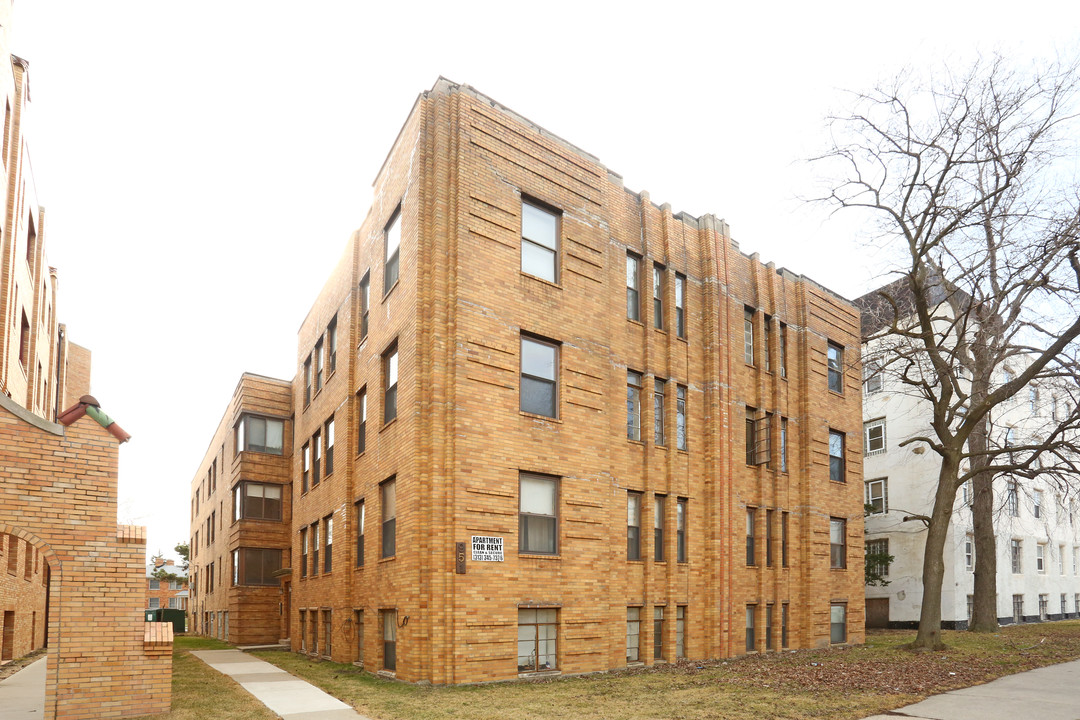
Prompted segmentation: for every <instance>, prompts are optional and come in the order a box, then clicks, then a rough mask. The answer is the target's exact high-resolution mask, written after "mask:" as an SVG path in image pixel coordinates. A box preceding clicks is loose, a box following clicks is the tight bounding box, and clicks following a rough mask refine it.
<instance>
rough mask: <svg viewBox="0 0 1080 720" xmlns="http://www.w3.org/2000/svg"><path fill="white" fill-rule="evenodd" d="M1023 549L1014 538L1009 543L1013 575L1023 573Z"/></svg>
mask: <svg viewBox="0 0 1080 720" xmlns="http://www.w3.org/2000/svg"><path fill="white" fill-rule="evenodd" d="M1023 548H1024V546H1023V543H1021V542H1020V541H1019V540H1017V539H1015V538H1014V539H1012V540H1010V541H1009V559H1010V560H1011V561H1012V571H1013V574H1015V575H1019V574H1020V573H1022V572H1023V571H1024V566H1023V562H1022V559H1023V554H1022V553H1023Z"/></svg>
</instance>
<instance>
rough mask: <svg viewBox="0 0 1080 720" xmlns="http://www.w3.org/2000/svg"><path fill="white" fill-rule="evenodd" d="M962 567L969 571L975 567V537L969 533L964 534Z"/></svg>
mask: <svg viewBox="0 0 1080 720" xmlns="http://www.w3.org/2000/svg"><path fill="white" fill-rule="evenodd" d="M964 567H965V568H966V569H967V570H968V571H969V572H970V571H972V570H974V569H975V537H974V536H973V535H971V534H970V533H968V534H967V535H965V536H964Z"/></svg>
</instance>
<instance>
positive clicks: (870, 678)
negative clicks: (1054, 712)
mask: <svg viewBox="0 0 1080 720" xmlns="http://www.w3.org/2000/svg"><path fill="white" fill-rule="evenodd" d="M914 635H915V633H914V631H910V632H908V631H876V632H872V633H870V634H869V635H868V639H867V643H866V645H863V646H859V647H845V648H830V649H825V650H804V651H796V652H783V653H769V654H767V655H757V656H752V657H745V658H738V659H732V660H727V661H711V662H705V663H679V664H677V665H668V666H661V667H658V668H642V669H633V670H619V671H615V672H611V673H606V674H602V675H591V676H586V677H567V678H557V679H551V680H544V681H534V682H508V683H494V684H489V685H477V686H466V687H446V688H439V687H430V686H417V685H409V684H405V683H400V682H395V681H391V680H384V679H381V678H378V677H375V676H373V675H372V674H370V673H365V672H363V671H360V670H358V669H357V668H355V667H353V666H352V665H347V664H340V663H331V662H326V661H312V660H309V659H307V658H305V657H302V656H299V655H296V654H293V653H285V652H275V651H260V652H255V653H252V654H253V655H257V656H258V657H261V658H263V659H264V660H267V661H269V662H272V663H274V664H275V665H277V666H278V667H281V668H283V669H285V670H288V671H289V672H291V673H293V674H295V675H298V676H300V677H302V678H304V679H306V680H308V681H309V682H311V683H312V684H314V685H316V686H318V687H321V688H322V689H324V690H325V691H327V692H328V693H330V694H331V695H334V696H335V697H338V698H340V699H342V700H344V701H345V702H347V703H349V704H351V705H353V706H354V707H355V708H356V709H357V710H358V711H359V712H361V713H362V714H365V715H369V716H371V717H373V718H378V719H379V720H398V719H400V720H445V719H448V718H453V719H454V720H487V719H489V718H490V719H495V718H499V719H506V720H533V719H537V720H538V719H540V718H550V717H558V716H566V717H574V718H583V719H587V720H600V719H601V718H627V719H628V720H629V719H636V720H646V719H654V718H671V719H675V718H679V719H685V720H697V719H704V718H726V719H729V720H744V719H745V720H750V719H751V718H753V719H754V720H757V719H758V718H761V717H773V718H834V719H836V720H843V719H845V718H852V719H854V718H862V717H865V716H867V715H873V714H875V713H880V712H884V711H886V710H891V709H894V708H897V707H900V706H902V705H906V704H909V703H912V702H916V701H918V700H921V699H922V698H924V697H926V696H928V695H933V694H936V693H939V692H944V691H946V690H951V689H955V688H960V687H968V686H970V685H977V684H980V683H983V682H987V681H989V680H992V679H994V678H997V677H1001V676H1002V675H1008V674H1011V673H1015V672H1020V671H1022V670H1029V669H1032V668H1036V667H1041V666H1043V665H1050V664H1053V663H1057V662H1062V661H1065V660H1074V659H1077V658H1080V621H1064V622H1056V623H1043V624H1033V625H1022V626H1019V627H1010V628H1004V629H1002V630H1001V631H1000V632H998V633H995V634H991V635H983V634H978V635H977V634H972V633H966V632H946V633H944V637H945V642H946V643H947V644H948V645H949V649H948V650H946V651H944V652H940V653H912V652H909V651H907V650H904V649H903V648H902V646H903V645H904V644H905V643H908V642H910V641H911V640H912V639H913V638H914ZM218 717H222V716H221V715H218Z"/></svg>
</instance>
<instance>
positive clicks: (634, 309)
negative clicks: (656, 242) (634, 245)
mask: <svg viewBox="0 0 1080 720" xmlns="http://www.w3.org/2000/svg"><path fill="white" fill-rule="evenodd" d="M626 318H627V319H628V320H638V321H640V320H641V258H640V257H638V256H637V255H635V254H633V253H630V252H628V253H626Z"/></svg>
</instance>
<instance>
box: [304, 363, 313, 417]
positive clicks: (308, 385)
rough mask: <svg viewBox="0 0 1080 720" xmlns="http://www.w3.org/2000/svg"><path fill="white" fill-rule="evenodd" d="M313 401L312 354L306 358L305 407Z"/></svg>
mask: <svg viewBox="0 0 1080 720" xmlns="http://www.w3.org/2000/svg"><path fill="white" fill-rule="evenodd" d="M310 402H311V356H310V355H308V356H307V360H304V407H307V406H308V403H310Z"/></svg>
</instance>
